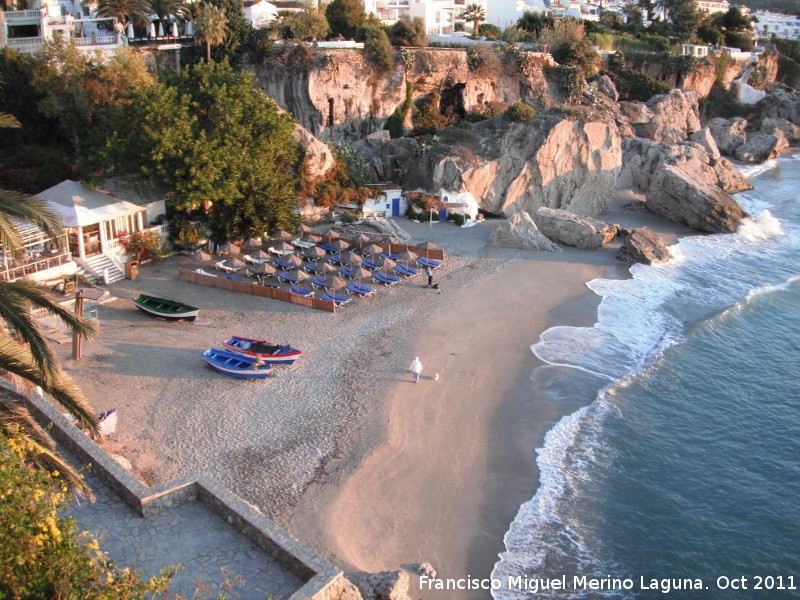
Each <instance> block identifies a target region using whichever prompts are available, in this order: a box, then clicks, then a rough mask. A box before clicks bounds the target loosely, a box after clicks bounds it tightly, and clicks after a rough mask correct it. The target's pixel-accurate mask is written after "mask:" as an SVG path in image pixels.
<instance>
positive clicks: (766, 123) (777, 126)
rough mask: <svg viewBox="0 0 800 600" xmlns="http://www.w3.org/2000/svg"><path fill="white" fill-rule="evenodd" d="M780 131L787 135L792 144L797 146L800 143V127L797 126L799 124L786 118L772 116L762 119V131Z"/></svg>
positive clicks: (787, 139) (774, 133) (770, 132)
mask: <svg viewBox="0 0 800 600" xmlns="http://www.w3.org/2000/svg"><path fill="white" fill-rule="evenodd" d="M778 131H780V132H781V133H782V134H783V135H784V136H785V137H786V141H788V142H789V144H790V145H792V146H796V145H797V144H800V127H797V125H795V124H793V123H790V122H789V121H787V120H786V119H772V118H770V117H767V118H766V119H763V120H762V121H761V129H760V132H761V133H767V134H770V135H777V132H778Z"/></svg>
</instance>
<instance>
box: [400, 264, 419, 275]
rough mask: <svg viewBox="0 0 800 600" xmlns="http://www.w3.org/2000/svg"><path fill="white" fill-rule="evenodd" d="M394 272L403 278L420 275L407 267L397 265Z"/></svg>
mask: <svg viewBox="0 0 800 600" xmlns="http://www.w3.org/2000/svg"><path fill="white" fill-rule="evenodd" d="M394 272H395V273H397V274H398V275H402V276H403V277H415V276H416V275H419V271H417V270H416V269H413V268H411V267H407V266H405V265H396V266H395V268H394Z"/></svg>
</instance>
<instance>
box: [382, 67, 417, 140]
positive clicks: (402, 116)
mask: <svg viewBox="0 0 800 600" xmlns="http://www.w3.org/2000/svg"><path fill="white" fill-rule="evenodd" d="M413 90H414V84H413V83H411V82H410V81H406V97H405V100H403V102H402V103H401V104H400V106H398V107H397V108H396V109H395V110H394V112H393V113H392V114H391V115H390V116H389V118H388V119H386V129H387V130H388V131H389V135H391V136H392V137H393V138H399V137H403V133H404V130H403V123H405V122H406V117H407V116H408V111H410V110H411V105H412V101H411V97H412V92H413Z"/></svg>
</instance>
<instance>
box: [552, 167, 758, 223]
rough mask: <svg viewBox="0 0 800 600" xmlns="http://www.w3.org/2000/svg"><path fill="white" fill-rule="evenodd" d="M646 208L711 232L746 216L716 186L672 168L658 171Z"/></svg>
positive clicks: (674, 220) (737, 221)
mask: <svg viewBox="0 0 800 600" xmlns="http://www.w3.org/2000/svg"><path fill="white" fill-rule="evenodd" d="M646 206H647V208H648V210H650V211H652V212H654V213H655V214H657V215H659V216H661V217H664V218H665V219H668V220H670V221H673V222H675V223H681V224H683V225H686V226H688V227H692V228H694V229H699V230H701V231H708V232H711V233H732V232H734V231H736V226H737V224H738V223H739V221H741V220H742V219H743V218H745V217H747V216H748V214H747V213H746V212H745V211H744V210H743V209H742V207H741V206H739V204H738V203H737V202H736V201H735V200H734V199H733V198H731V197H730V196H729V195H728V194H727V193H725V192H724V191H722V190H721V189H720V188H719V187H717V186H715V185H712V184H709V183H708V182H706V181H704V180H703V179H702V178H701V177H700V176H698V175H697V174H694V173H691V172H688V171H685V170H683V169H680V168H678V167H675V166H673V165H664V166H663V167H662V168H661V169H660V170H659V171H658V173H657V175H656V177H655V178H654V180H653V182H652V184H651V185H650V188H649V190H648V192H647V200H646ZM540 228H541V226H540ZM543 231H544V232H545V234H547V231H546V230H544V229H543ZM548 237H550V236H548Z"/></svg>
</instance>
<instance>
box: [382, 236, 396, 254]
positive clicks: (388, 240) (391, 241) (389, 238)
mask: <svg viewBox="0 0 800 600" xmlns="http://www.w3.org/2000/svg"><path fill="white" fill-rule="evenodd" d="M384 243H385V244H389V249H388V250H387V252H388V253H389V254H391V253H392V246H393V245H394V246H397V245H398V244H399V243H400V240H398V239H397V238H396V237H394V236H393V235H390V236H387V237H386V241H385V242H384Z"/></svg>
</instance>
